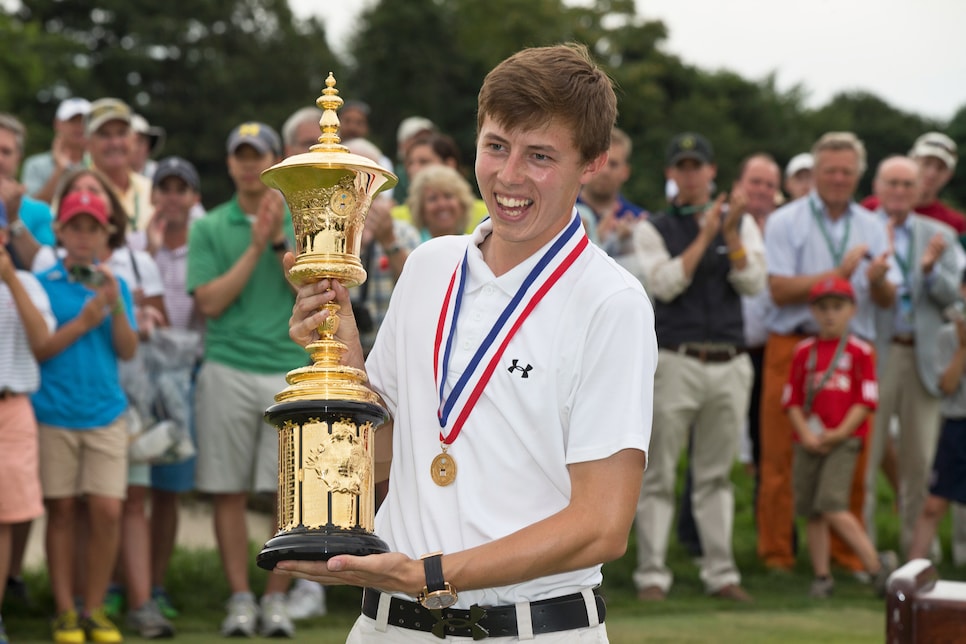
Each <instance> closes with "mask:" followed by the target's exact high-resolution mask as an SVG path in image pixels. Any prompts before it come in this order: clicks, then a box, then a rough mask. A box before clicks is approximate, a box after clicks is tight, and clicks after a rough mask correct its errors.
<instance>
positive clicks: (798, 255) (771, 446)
mask: <svg viewBox="0 0 966 644" xmlns="http://www.w3.org/2000/svg"><path fill="white" fill-rule="evenodd" d="M812 155H813V156H814V159H815V171H814V172H815V189H814V190H813V191H812V192H810V193H809V194H808V195H807V196H806V197H804V198H801V199H798V200H796V201H793V202H791V203H789V204H787V205H786V206H784V207H782V208H780V209H779V210H777V211H776V212H774V213H773V214H772V215H771V217H769V219H768V223H767V224H766V226H765V252H766V258H767V262H768V285H769V289H770V291H771V296H772V300H773V302H774V304H775V306H774V307H772V308H771V310H770V311H769V313H768V317H767V319H766V326H767V328H768V331H769V336H768V342H767V343H766V346H765V362H764V382H763V384H762V402H761V468H760V485H759V490H758V556H759V557H760V558H761V559H762V560H763V561H764V563H765V565H766V566H767V567H769V568H772V569H783V570H789V569H791V568H792V566H793V565H794V563H795V557H794V553H793V546H792V539H793V536H792V535H793V530H794V523H793V519H794V512H793V505H792V486H791V463H792V460H791V459H792V427H791V423H790V422H789V420H788V418H787V416H786V415H785V414H784V412H783V411H782V408H781V393H782V388H783V386H784V383H785V381H786V380H787V378H788V372H789V368H790V366H791V359H792V353H793V349H794V347H795V345H797V344H798V343H799V342H801V341H802V340H804V339H805V338H806V337H808V336H809V335H813V334H814V333H815V332H816V331H817V328H816V327H815V322H814V320H813V319H812V316H811V315H810V313H809V310H808V303H807V299H808V291H809V289H810V288H811V287H812V285H813V284H815V283H816V282H818V281H820V280H823V279H828V278H831V277H843V278H845V279H848V280H850V281H851V282H852V286H853V288H854V290H855V294H856V304H857V312H856V315H855V317H854V318H853V320H852V325H851V329H852V332H853V333H855V334H856V335H858V336H859V337H861V338H864V339H866V340H869V341H871V340H873V339H874V337H875V325H874V320H873V310H874V308H875V307H876V306H880V307H891V306H892V303H893V301H894V300H895V291H896V286H895V285H896V284H897V283H898V282H899V277H898V276H897V272H898V271H897V270H894V271H893V272H892V273H891V274H890V263H889V240H888V236H887V234H886V229H885V225H884V224H883V223H882V222H881V221H879V220H878V219H877V218H876V217H875V216H874V215H873V214H872V213H870V212H869V211H867V210H865V209H864V208H862V207H861V206H859V205H857V204H856V203H855V202H853V201H852V195H853V194H854V192H855V187H856V185H857V184H858V182H859V177H861V176H862V173H863V172H864V171H865V146H864V145H863V144H862V142H861V141H859V139H858V138H856V136H855V135H854V134H852V133H850V132H829V133H827V134H825V135H824V136H822V137H821V138H820V139H819V140H818V142H816V144H815V146H814V147H813V148H812ZM864 468H865V459H863V458H861V457H860V462H859V463H858V464H857V466H856V472H857V476H856V477H855V479H854V481H853V490H852V498H851V508H850V509H851V510H852V512H853V514H855V515H856V516H859V517H861V516H862V504H863V501H864V490H863V488H864V485H863V483H864V479H865V477H864ZM836 553H837V556H836ZM850 554H851V553H849V552H847V550H846V549H845V548H844V547H842V546H841V544H840V545H839V546H835V544H834V543H833V556H836V560H837V561H839V562H840V563H846V564H847V565H849V567H850V568H852V569H853V570H859V569H860V567H861V566H860V564H859V562H858V561H857V560H854V556H852V557H850V556H849V555H850Z"/></svg>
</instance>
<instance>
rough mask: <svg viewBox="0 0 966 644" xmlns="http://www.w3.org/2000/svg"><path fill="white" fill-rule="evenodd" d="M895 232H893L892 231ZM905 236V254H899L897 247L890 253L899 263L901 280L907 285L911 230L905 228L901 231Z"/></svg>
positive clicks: (910, 255)
mask: <svg viewBox="0 0 966 644" xmlns="http://www.w3.org/2000/svg"><path fill="white" fill-rule="evenodd" d="M893 234H895V233H893ZM903 234H904V235H905V237H906V255H905V257H903V256H902V255H900V254H899V249H898V248H897V247H896V248H894V249H893V251H892V254H893V256H895V258H896V263H897V264H899V270H900V271H902V281H903V282H904V283H905V284H906V286H907V287H908V285H909V266H910V264H911V263H912V230H911V229H910V228H906V229H905V230H904V231H903ZM893 246H894V247H895V242H894V241H893Z"/></svg>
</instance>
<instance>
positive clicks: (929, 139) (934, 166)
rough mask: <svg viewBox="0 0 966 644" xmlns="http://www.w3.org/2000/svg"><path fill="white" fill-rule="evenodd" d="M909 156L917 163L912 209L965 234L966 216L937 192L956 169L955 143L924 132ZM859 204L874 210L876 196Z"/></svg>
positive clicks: (913, 145) (877, 199) (947, 138)
mask: <svg viewBox="0 0 966 644" xmlns="http://www.w3.org/2000/svg"><path fill="white" fill-rule="evenodd" d="M909 156H910V157H912V158H913V159H915V161H916V163H917V164H918V165H919V192H918V193H917V195H916V204H915V207H914V208H913V210H915V211H916V212H917V213H919V214H920V215H925V216H926V217H931V218H933V219H935V220H937V221H941V222H943V223H944V224H946V225H948V226H950V227H951V228H952V229H953V230H955V231H956V234H957V235H959V236H960V237H963V236H964V235H966V215H964V214H963V213H961V212H958V211H956V210H954V209H953V208H950V207H949V206H948V205H947V204H945V203H943V202H942V201H940V200H939V193H940V192H941V191H942V189H943V188H945V187H946V184H947V183H949V180H950V179H952V177H953V172H955V171H956V161H957V160H958V158H959V157H958V153H957V150H956V142H955V141H953V140H952V139H951V138H949V137H948V136H946V135H945V134H943V133H942V132H926V133H925V134H923V135H922V136H920V137H919V138H918V139H916V142H915V143H913V144H912V149H911V150H910V151H909ZM862 205H863V206H865V207H866V208H868V209H869V210H875V209H876V208H878V207H879V198H878V196H877V195H872V196H870V197H867V198H866V199H865V200H864V201H863V202H862Z"/></svg>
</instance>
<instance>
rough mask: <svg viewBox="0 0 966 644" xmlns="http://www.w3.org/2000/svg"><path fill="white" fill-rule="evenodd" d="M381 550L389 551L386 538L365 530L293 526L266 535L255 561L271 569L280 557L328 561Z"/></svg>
mask: <svg viewBox="0 0 966 644" xmlns="http://www.w3.org/2000/svg"><path fill="white" fill-rule="evenodd" d="M384 552H389V546H388V545H387V544H386V542H385V541H383V540H382V539H380V538H379V537H377V536H376V535H374V534H371V533H368V532H365V531H364V530H345V529H335V528H334V529H331V530H325V529H322V530H308V529H306V528H295V529H294V530H292V531H290V532H286V533H285V534H280V535H277V536H275V537H272V538H271V539H269V540H268V541H267V542H266V543H265V547H263V548H262V551H261V552H259V553H258V556H257V557H256V558H255V563H257V564H258V566H259V567H260V568H264V569H265V570H272V569H274V568H275V564H277V563H278V562H279V561H291V560H298V561H328V560H329V559H331V558H332V557H335V556H336V555H355V556H359V557H362V556H365V555H378V554H382V553H384Z"/></svg>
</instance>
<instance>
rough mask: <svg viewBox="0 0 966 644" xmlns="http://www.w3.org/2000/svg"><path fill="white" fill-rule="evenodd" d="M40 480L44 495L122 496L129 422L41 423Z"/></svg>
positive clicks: (58, 496) (120, 497)
mask: <svg viewBox="0 0 966 644" xmlns="http://www.w3.org/2000/svg"><path fill="white" fill-rule="evenodd" d="M39 433H40V482H41V485H42V486H43V490H44V498H48V499H64V498H69V497H74V496H81V495H84V494H89V495H94V496H106V497H111V498H115V499H123V498H124V495H125V492H126V489H127V443H128V437H127V422H126V421H125V420H124V416H121V417H120V418H118V419H117V420H115V421H114V422H113V423H111V424H110V425H107V426H106V427H99V428H97V429H84V430H78V429H66V428H64V427H55V426H53V425H44V424H43V423H41V424H40V431H39Z"/></svg>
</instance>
